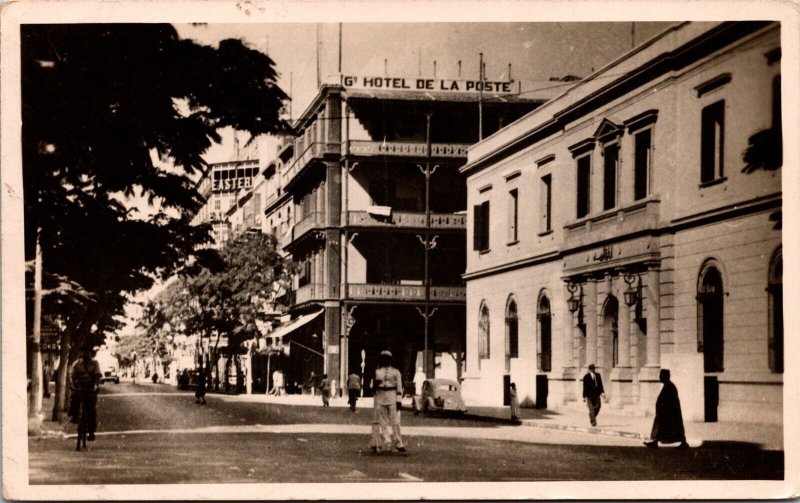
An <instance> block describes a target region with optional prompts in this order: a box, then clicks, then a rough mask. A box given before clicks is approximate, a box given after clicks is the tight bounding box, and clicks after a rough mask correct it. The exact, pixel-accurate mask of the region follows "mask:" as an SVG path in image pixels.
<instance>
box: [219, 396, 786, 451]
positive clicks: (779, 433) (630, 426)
mask: <svg viewBox="0 0 800 503" xmlns="http://www.w3.org/2000/svg"><path fill="white" fill-rule="evenodd" d="M215 396H222V397H223V398H224V399H226V400H236V401H253V402H260V403H275V404H283V405H306V406H322V399H321V398H320V397H319V396H312V395H286V396H282V397H277V396H271V395H215ZM365 403H366V404H370V403H371V400H370V399H369V398H365V399H364V398H362V399H361V402H360V404H361V406H362V407H364V406H365ZM330 406H331V407H348V404H347V398H346V397H336V398H331V399H330ZM403 408H404V409H406V410H410V409H411V399H410V398H405V399H404V400H403ZM467 409H468V411H467V414H468V415H470V416H478V417H487V418H495V419H498V420H501V419H505V420H508V419H509V409H508V407H482V406H470V405H469V404H467ZM520 414H521V415H522V421H521V426H526V427H533V428H549V429H555V430H566V431H575V432H583V433H590V434H594V435H609V436H616V437H627V438H634V439H640V440H642V441H644V440H647V439H649V436H650V429H651V428H652V426H653V418H652V417H636V416H622V415H615V414H613V413H607V412H606V411H605V410H603V411H601V412H600V415H599V416H598V417H597V427H594V428H593V427H592V426H591V425H590V424H589V416H588V413H587V412H586V411H584V410H583V408H581V409H580V410H559V411H554V410H549V409H531V408H522V409H520ZM684 428H685V430H686V439H687V441H688V443H689V445H690V446H692V447H697V446H699V445H701V444H704V443H705V444H709V443H728V444H733V443H739V444H741V443H747V444H752V445H757V446H759V447H760V448H761V449H765V450H783V449H784V446H783V426H782V425H779V424H759V423H739V422H716V423H705V422H694V421H685V422H684Z"/></svg>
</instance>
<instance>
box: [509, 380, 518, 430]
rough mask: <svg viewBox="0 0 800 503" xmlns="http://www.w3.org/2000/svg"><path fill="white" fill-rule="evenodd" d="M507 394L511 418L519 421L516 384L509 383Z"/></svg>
mask: <svg viewBox="0 0 800 503" xmlns="http://www.w3.org/2000/svg"><path fill="white" fill-rule="evenodd" d="M508 396H509V398H510V406H511V420H512V421H519V398H517V385H516V383H513V382H512V383H511V384H510V385H509V387H508Z"/></svg>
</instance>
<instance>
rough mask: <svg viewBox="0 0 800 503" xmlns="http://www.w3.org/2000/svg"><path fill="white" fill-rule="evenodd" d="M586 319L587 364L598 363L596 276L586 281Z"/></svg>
mask: <svg viewBox="0 0 800 503" xmlns="http://www.w3.org/2000/svg"><path fill="white" fill-rule="evenodd" d="M584 321H585V322H586V364H587V365H588V364H590V363H594V364H597V363H598V362H597V280H596V279H594V278H589V279H588V281H587V282H586V303H585V304H584Z"/></svg>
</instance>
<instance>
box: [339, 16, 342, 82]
mask: <svg viewBox="0 0 800 503" xmlns="http://www.w3.org/2000/svg"><path fill="white" fill-rule="evenodd" d="M341 74H342V23H339V75H341Z"/></svg>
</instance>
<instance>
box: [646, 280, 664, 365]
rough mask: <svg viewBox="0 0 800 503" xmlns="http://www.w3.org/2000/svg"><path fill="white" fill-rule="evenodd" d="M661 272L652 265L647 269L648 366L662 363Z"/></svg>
mask: <svg viewBox="0 0 800 503" xmlns="http://www.w3.org/2000/svg"><path fill="white" fill-rule="evenodd" d="M659 288H660V283H659V272H658V269H656V268H655V267H652V268H650V269H648V270H647V288H645V290H644V291H645V294H644V295H643V297H644V299H642V301H644V300H645V299H646V300H647V336H646V340H647V366H648V367H659V366H660V365H661V294H660V291H659Z"/></svg>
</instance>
